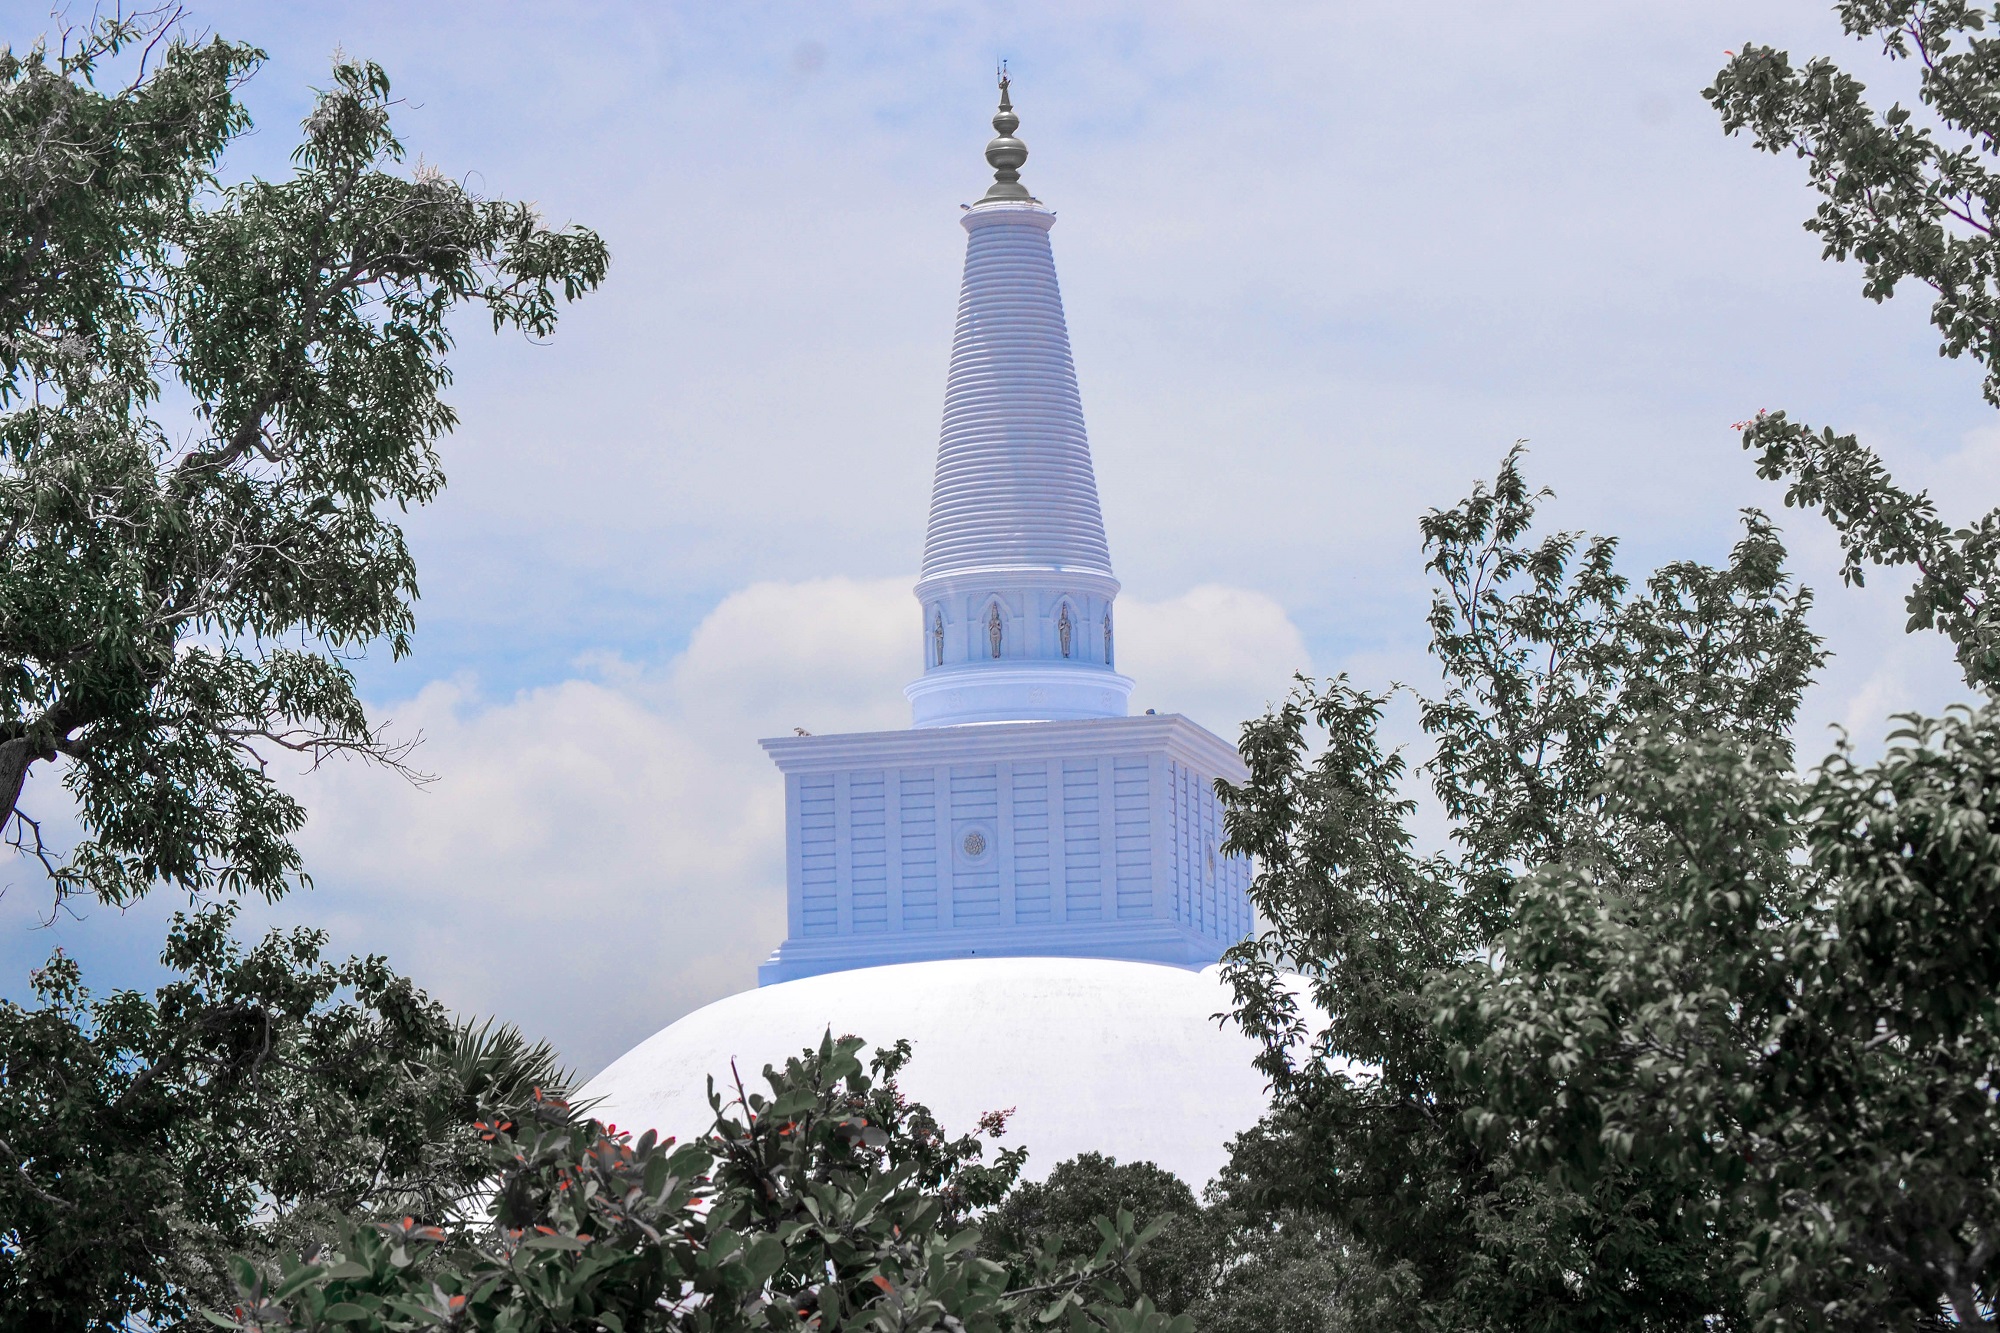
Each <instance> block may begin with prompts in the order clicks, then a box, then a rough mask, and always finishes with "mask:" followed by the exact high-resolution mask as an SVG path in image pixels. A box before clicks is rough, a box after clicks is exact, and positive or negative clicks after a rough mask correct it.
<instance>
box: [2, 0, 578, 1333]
mask: <svg viewBox="0 0 2000 1333" xmlns="http://www.w3.org/2000/svg"><path fill="white" fill-rule="evenodd" d="M261 60H262V56H261V54H260V53H259V52H258V51H256V50H255V49H254V48H252V47H249V46H245V45H241V44H235V43H229V42H225V41H222V40H219V39H218V40H213V41H205V42H194V41H188V40H183V38H182V35H181V33H180V30H179V28H178V27H177V15H176V14H175V13H174V12H171V11H162V10H156V11H150V12H145V13H141V14H138V15H136V16H132V15H127V14H126V13H125V12H124V11H123V10H119V11H117V13H116V14H114V15H113V16H111V17H108V18H100V19H99V20H97V21H95V22H93V23H92V24H91V25H90V26H88V27H86V28H83V29H71V30H67V31H64V32H62V33H60V34H58V35H57V37H56V38H55V39H54V40H53V42H38V43H36V44H35V45H34V46H32V47H30V48H29V49H27V50H25V51H23V50H17V49H16V48H14V47H11V46H10V47H8V48H6V49H5V50H0V798H4V799H0V834H4V836H6V837H7V838H8V839H9V840H10V841H12V842H13V843H14V845H15V846H16V847H18V848H20V849H21V850H22V851H24V852H25V853H27V854H28V855H30V856H32V857H34V858H37V859H38V860H39V862H40V865H41V867H42V868H43V869H45V870H46V871H47V873H48V875H49V878H50V881H51V882H52V884H53V886H54V891H55V894H56V896H57V898H58V900H60V899H62V898H64V897H67V896H69V895H72V894H87V895H94V896H95V897H97V898H99V899H101V900H102V901H104V902H107V903H114V904H122V903H127V902H130V901H132V900H133V899H135V898H137V897H139V896H140V895H142V894H144V893H146V892H147V891H148V890H149V889H151V888H153V887H156V886H159V885H162V884H164V885H168V886H171V887H172V888H175V889H177V890H181V891H185V892H187V893H188V894H190V895H191V896H193V897H195V898H197V899H198V900H201V901H205V902H206V903H207V904H208V906H206V907H203V906H200V905H199V903H198V904H197V907H196V910H195V911H193V912H192V913H191V914H189V915H186V916H184V917H182V918H181V919H180V920H179V923H178V924H177V926H176V928H175V930H174V933H173V935H172V936H171V938H170V939H169V941H168V944H167V950H166V961H167V963H168V964H169V966H170V967H171V968H172V969H173V970H174V972H175V979H174V980H173V981H171V982H170V983H169V984H168V985H167V986H165V987H164V988H162V989H161V990H160V991H159V992H158V993H157V994H156V995H154V996H152V997H144V996H140V995H137V994H130V993H118V994H114V995H110V996H92V995H90V994H89V993H88V992H87V991H85V990H84V989H83V984H82V980H81V977H80V976H79V974H78V972H77V970H76V969H75V967H74V966H73V965H72V964H71V963H70V962H69V961H68V960H65V959H62V958H60V957H58V958H57V959H56V960H54V961H53V962H51V964H50V965H49V966H48V967H47V968H45V969H43V970H42V972H41V973H40V974H39V976H38V978H37V1002H36V1003H35V1004H34V1005H33V1006H32V1007H23V1006H17V1005H5V1006H0V1324H4V1325H5V1326H6V1327H8V1328H24V1329H43V1328H46V1329H100V1328H101V1329H109V1328H126V1327H133V1326H144V1327H149V1328H167V1327H173V1326H176V1325H177V1324H179V1323H182V1322H185V1321H186V1320H187V1319H188V1318H190V1317H191V1315H190V1312H191V1310H192V1309H193V1308H194V1306H195V1305H197V1304H199V1303H201V1302H202V1301H205V1300H209V1299H221V1298H222V1296H223V1295H224V1294H225V1292H226V1289H227V1283H226V1279H225V1277H224V1275H223V1271H222V1268H221V1264H222V1261H223V1257H224V1256H225V1255H226V1254H227V1253H228V1252H229V1251H230V1250H231V1249H247V1250H250V1251H252V1252H253V1253H259V1254H267V1253H274V1252H281V1251H284V1250H286V1249H287V1248H289V1249H291V1250H293V1251H294V1252H296V1251H297V1250H298V1249H299V1248H301V1247H310V1246H311V1245H312V1244H313V1243H315V1242H314V1240H313V1237H315V1236H317V1235H321V1234H331V1228H332V1227H333V1226H334V1225H335V1223H336V1220H337V1219H339V1218H342V1217H346V1216H349V1215H352V1214H357V1213H358V1214H362V1215H366V1214H369V1213H372V1212H374V1211H378V1210H381V1209H387V1208H396V1207H416V1206H421V1207H423V1208H424V1209H426V1210H427V1211H429V1210H436V1209H441V1208H445V1207H448V1206H449V1205H450V1201H451V1200H454V1199H458V1198H460V1197H461V1196H462V1195H463V1192H464V1191H465V1190H466V1189H468V1188H470V1187H472V1185H473V1184H474V1183H476V1182H477V1181H478V1180H480V1179H483V1177H484V1173H485V1170H486V1168H485V1163H484V1148H483V1145H479V1144H477V1142H476V1140H474V1139H472V1138H469V1137H468V1131H466V1130H465V1128H464V1124H465V1120H466V1117H467V1116H469V1115H470V1114H471V1113H472V1109H473V1106H474V1104H475V1102H476V1101H477V1100H478V1099H480V1098H482V1097H485V1098H492V1099H495V1100H496V1104H498V1105H503V1106H504V1105H505V1104H506V1102H507V1100H508V1096H509V1095H510V1093H509V1090H510V1089H512V1090H514V1091H522V1090H521V1089H519V1088H518V1087H516V1085H517V1084H518V1083H520V1082H521V1081H522V1080H528V1081H534V1080H536V1079H538V1078H542V1079H545V1078H546V1077H547V1076H548V1075H549V1074H551V1073H552V1072H553V1071H552V1070H551V1068H550V1066H549V1060H548V1059H547V1053H546V1051H540V1050H537V1049H535V1048H532V1047H528V1046H526V1045H525V1044H523V1043H522V1042H521V1041H520V1040H519V1037H518V1034H513V1033H511V1032H507V1031H500V1032H495V1031H492V1030H490V1029H489V1030H485V1031H484V1032H483V1035H480V1034H479V1032H478V1030H474V1029H468V1028H465V1027H464V1026H463V1025H454V1024H452V1023H450V1022H449V1021H447V1019H446V1017H445V1015H443V1014H442V1012H441V1011H439V1010H438V1009H437V1007H436V1006H435V1005H433V1004H431V1003H430V1002H429V1001H427V1000H425V999H424V998H423V997H422V996H421V994H420V993H418V992H417V991H416V990H415V989H414V988H413V987H411V986H410V984H409V983H408V982H406V981H404V980H402V979H400V978H398V977H396V976H395V975H394V974H393V973H391V972H390V971H389V970H388V969H387V968H386V967H385V966H384V965H383V964H382V963H381V961H380V960H350V961H349V962H347V963H345V964H333V963H330V962H327V961H325V960H324V959H322V958H321V956H320V950H321V947H322V941H321V939H320V938H319V937H318V936H317V935H315V934H313V933H311V932H302V933H296V934H293V935H291V936H287V937H282V938H279V937H274V938H272V939H268V940H266V941H264V942H263V943H262V944H260V945H257V946H255V947H252V948H248V949H243V948H239V947H238V946H236V945H234V944H232V943H230V941H229V937H228V929H227V928H228V923H229V920H230V913H229V910H228V908H227V907H226V906H225V907H222V908H217V907H215V906H214V900H215V898H216V897H217V896H218V895H219V896H221V897H222V898H223V899H224V901H225V902H227V901H228V900H229V899H230V896H231V895H242V894H252V893H254V894H259V895H262V896H264V897H267V898H269V897H276V896H278V895H280V894H282V893H284V892H285V891H286V890H287V889H288V888H289V887H291V886H292V885H293V884H295V883H298V882H300V881H301V880H302V878H303V876H302V874H301V867H300V863H299V858H298V855H297V852H296V851H295V849H294V847H293V844H292V835H293V834H294V833H295V832H296V831H297V829H298V827H299V826H300V823H301V821H302V820H303V818H304V812H303V811H302V810H301V809H300V808H299V806H298V805H297V803H296V802H295V801H293V800H292V799H291V798H289V797H288V796H286V795H285V794H284V793H283V792H282V791H281V790H280V789H279V788H278V787H277V786H276V785H275V784H274V782H273V781H272V780H271V777H270V775H269V773H268V771H267V764H268V763H270V762H271V761H272V760H273V759H274V758H278V757H281V756H283V757H289V756H293V755H297V756H303V757H304V758H305V759H307V760H309V761H311V762H318V761H320V760H322V759H325V758H327V757H329V756H333V755H337V754H350V755H355V756H358V757H361V758H363V759H367V760H373V761H376V762H382V763H387V764H390V765H393V766H401V764H402V762H403V760H404V757H405V750H404V749H403V748H402V747H401V746H399V745H398V744H396V743H394V742H392V741H390V740H388V739H387V738H385V737H383V736H382V735H381V734H380V733H379V732H377V731H376V730H375V729H374V728H373V727H372V726H371V724H370V723H369V721H368V719H367V717H366V715H365V713H364V711H363V709H362V707H361V704H360V702H359V701H358V699H357V698H356V695H355V690H354V680H353V677H352V675H351V674H350V671H349V669H348V665H347V663H348V661H349V660H350V658H351V657H352V655H354V654H357V653H360V652H362V651H365V650H366V649H368V648H369V647H370V646H372V645H376V644H379V643H386V644H387V645H388V647H389V648H390V650H391V651H392V652H394V653H397V654H400V653H402V652H404V651H406V650H407V648H408V636H409V631H410V627H411V604H412V601H413V599H414V597H415V595H416V581H415V572H414V568H413V566H412V563H411V559H410V555H409V552H408V550H407V548H406V546H405V544H404V540H403V535H402V532H401V530H400V528H399V526H398V524H399V520H400V516H401V515H402V513H403V512H404V511H405V510H406V509H407V508H408V507H409V506H411V505H415V504H421V503H424V502H426V501H428V500H429V499H431V498H432V497H433V496H434V495H435V494H436V493H437V491H438V489H439V487H440V486H441V485H442V484H443V477H442V474H441V473H440V471H439V469H438V460H437V455H436V451H435V446H436V443H437V441H438V439H439V437H440V436H441V435H442V434H443V433H444V432H446V431H447V430H449V429H450V428H451V426H452V424H453V421H454V417H453V413H452V411H451V409H450V407H449V406H447V405H446V404H445V402H444V401H443V398H442V396H441V395H442V393H443V391H444V390H445V388H446V387H447V385H448V384H449V379H450V377H449V371H448V369H447V366H446V361H445V358H446V355H447V353H448V352H449V350H450V348H451V345H452V336H453V329H454V327H455V324H454V320H455V317H456V316H457V315H458V314H459V313H460V312H462V310H463V309H464V307H466V306H467V305H473V306H476V307H480V308H482V309H483V310H484V311H485V313H487V314H488V315H490V317H491V318H492V320H493V324H494V327H495V329H496V330H497V329H499V328H502V327H508V326H511V327H514V328H517V329H520V330H522V331H523V332H525V333H527V334H528V335H530V336H533V337H541V336H544V335H546V334H548V333H549V332H550V331H551V329H552V328H553V326H554V323H555V318H556V310H557V306H558V303H559V302H561V301H563V300H566V299H573V298H575V297H577V296H579V295H581V294H582V293H583V292H585V291H587V290H589V289H590V288H592V287H594V286H595V285H596V284H597V283H598V282H599V281H600V280H601V279H602V278H603V276H604V272H605V267H606V262H607V261H606V256H605V251H604V247H603V244H602V243H601V242H600V241H599V240H598V238H597V237H596V236H595V235H593V234H592V233H590V232H588V231H585V230H582V229H576V228H572V229H567V230H552V229H550V228H548V227H545V226H543V225H542V224H541V222H540V221H539V219H538V218H537V217H536V215H535V213H534V211H533V210H532V209H531V208H530V207H528V206H527V205H524V204H517V203H509V202H504V201H493V200H486V199H482V198H479V197H477V196H475V195H473V194H471V193H470V192H468V191H467V190H466V189H465V188H463V187H462V186H461V185H459V184H457V183H455V182H453V181H451V180H448V179H445V178H444V177H442V176H440V175H438V174H436V173H435V172H432V171H427V170H419V171H417V172H409V171H406V170H404V169H403V167H402V166H401V162H402V157H403V150H402V147H401V145H400V144H399V143H398V142H397V140H396V139H395V137H394V135H393V133H392V132H391V129H390V122H389V113H390V108H391V105H392V103H391V99H390V95H389V84H388V79H387V77H386V76H385V75H384V74H383V72H382V71H381V70H380V69H379V68H377V67H375V66H373V65H370V64H365V63H354V62H342V63H340V64H338V65H336V66H335V68H334V69H333V71H332V77H331V80H330V82H329V86H328V87H327V89H326V90H325V91H323V92H322V93H321V94H320V95H319V96H318V97H317V99H316V101H315V104H314V108H313V111H312V114H311V115H310V116H309V117H308V118H307V120H306V122H305V126H304V132H303V135H302V136H301V138H300V140H299V143H298V146H297V148H296V150H295V151H294V153H293V161H294V164H295V170H294V171H293V172H292V173H291V174H290V175H289V176H288V177H287V178H286V179H284V180H282V181H277V182H270V181H261V180H251V181H248V182H245V183H243V184H241V185H237V186H230V187H226V188H225V187H224V186H222V185H221V184H220V183H219V175H218V173H219V171H220V169H221V161H222V154H223V153H224V151H225V149H226V148H227V147H228V145H229V143H230V142H231V141H232V140H233V139H234V138H235V137H236V136H237V135H239V134H241V133H242V132H243V131H244V130H245V129H247V128H248V125H249V121H248V118H247V116H246V114H245V112H244V110H243V107H242V105H241V103H240V102H239V100H238V98H237V92H238V88H239V85H240V84H241V83H242V82H243V81H244V80H245V79H247V78H249V77H250V76H251V75H252V74H253V73H254V71H255V70H256V68H257V66H258V65H259V64H260V62H261ZM36 773H43V774H48V775H50V776H52V777H56V778H59V780H60V781H61V783H62V784H63V785H64V786H65V787H66V788H67V789H68V800H64V799H63V797H62V795H61V794H59V793H45V794H43V795H41V796H34V791H35V788H34V787H33V786H32V785H31V783H30V777H31V775H32V774H36ZM30 797H32V798H33V799H32V800H29V799H27V798H30ZM72 807H73V809H74V813H75V816H76V818H77V820H78V822H79V824H80V828H81V838H80V840H78V841H76V842H75V844H74V845H72V846H69V847H67V848H63V847H60V846H56V845H54V842H53V840H45V839H44V837H43V822H42V821H43V820H44V819H45V818H46V817H47V816H48V815H49V813H50V812H51V811H54V812H56V813H58V814H64V813H67V811H68V810H69V809H70V808H72Z"/></svg>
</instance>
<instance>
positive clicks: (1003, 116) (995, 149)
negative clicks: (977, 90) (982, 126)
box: [979, 60, 1038, 204]
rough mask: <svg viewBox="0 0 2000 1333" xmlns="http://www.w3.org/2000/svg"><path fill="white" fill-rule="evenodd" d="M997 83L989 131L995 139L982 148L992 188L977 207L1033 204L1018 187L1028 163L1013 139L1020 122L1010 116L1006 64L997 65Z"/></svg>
mask: <svg viewBox="0 0 2000 1333" xmlns="http://www.w3.org/2000/svg"><path fill="white" fill-rule="evenodd" d="M998 74H999V80H1000V109H999V110H998V111H996V112H994V113H993V129H994V131H995V133H996V135H997V137H996V138H994V139H993V140H992V141H991V142H989V143H988V144H987V145H986V161H987V162H988V163H989V164H990V165H991V166H992V168H993V184H992V185H990V186H988V187H987V189H986V194H985V196H984V197H983V198H981V199H980V201H979V202H980V203H982V204H985V203H994V202H997V201H1002V200H1005V201H1011V202H1021V203H1036V202H1038V201H1037V200H1036V199H1035V197H1034V196H1033V195H1031V194H1029V193H1028V187H1027V186H1025V185H1023V184H1021V166H1022V164H1023V163H1025V162H1026V161H1027V160H1028V145H1026V144H1024V143H1022V142H1021V141H1020V140H1019V139H1017V138H1015V137H1014V131H1015V130H1018V129H1020V128H1021V118H1020V117H1019V116H1017V115H1015V114H1014V100H1013V97H1012V95H1011V91H1010V90H1011V89H1012V87H1013V83H1014V81H1013V79H1011V78H1010V77H1008V74H1007V62H1006V61H1004V60H1003V61H1001V62H1000V68H999V71H998Z"/></svg>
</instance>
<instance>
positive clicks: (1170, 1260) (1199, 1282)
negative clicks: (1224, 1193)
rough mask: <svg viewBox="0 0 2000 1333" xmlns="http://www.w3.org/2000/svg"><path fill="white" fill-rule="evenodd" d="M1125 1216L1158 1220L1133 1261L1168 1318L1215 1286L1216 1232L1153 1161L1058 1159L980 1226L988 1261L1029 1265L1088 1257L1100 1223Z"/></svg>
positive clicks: (1093, 1156)
mask: <svg viewBox="0 0 2000 1333" xmlns="http://www.w3.org/2000/svg"><path fill="white" fill-rule="evenodd" d="M1121 1211H1123V1212H1127V1213H1130V1214H1131V1215H1132V1216H1133V1217H1134V1218H1136V1219H1138V1220H1139V1221H1140V1222H1141V1223H1145V1224H1151V1223H1155V1222H1157V1223H1159V1234H1158V1235H1157V1236H1155V1237H1154V1238H1153V1239H1152V1241H1151V1242H1150V1243H1149V1244H1148V1245H1147V1246H1146V1249H1145V1252H1144V1253H1143V1254H1141V1255H1140V1256H1139V1259H1138V1286H1137V1288H1136V1289H1135V1290H1134V1291H1133V1292H1132V1295H1134V1296H1137V1295H1139V1294H1141V1293H1142V1292H1143V1293H1144V1294H1145V1295H1148V1296H1150V1297H1152V1298H1153V1300H1154V1301H1155V1302H1157V1303H1158V1304H1159V1306H1160V1308H1161V1309H1163V1310H1165V1311H1166V1312H1167V1313H1169V1314H1179V1313H1181V1312H1182V1311H1184V1310H1187V1309H1189V1308H1190V1307H1191V1306H1193V1305H1194V1304H1195V1302H1196V1301H1197V1300H1198V1299H1199V1298H1200V1297H1202V1296H1203V1295H1205V1294H1206V1293H1207V1292H1208V1290H1209V1289H1210V1287H1211V1286H1212V1285H1213V1283H1214V1281H1215V1276H1216V1269H1217V1267H1218V1265H1219V1263H1220V1260H1221V1247H1220V1245H1219V1244H1218V1242H1217V1237H1216V1235H1215V1228H1214V1226H1213V1225H1212V1223H1211V1220H1210V1218H1209V1217H1208V1216H1207V1215H1206V1214H1205V1213H1204V1212H1203V1210H1202V1207H1201V1204H1200V1203H1198V1202H1197V1201H1196V1199H1195V1197H1194V1191H1193V1190H1191V1189H1189V1188H1188V1187H1187V1184H1186V1182H1184V1181H1182V1180H1181V1179H1180V1177H1178V1176H1176V1175H1174V1174H1173V1173H1172V1172H1171V1171H1165V1170H1162V1169H1161V1168H1160V1167H1157V1166H1155V1165H1153V1163H1151V1162H1125V1163H1120V1162H1118V1161H1117V1160H1115V1159H1113V1158H1110V1157H1106V1156H1104V1155H1103V1154H1102V1153H1084V1154H1083V1155H1082V1156H1080V1157H1074V1158H1071V1159H1070V1160H1069V1161H1067V1162H1061V1163H1058V1164H1057V1165H1056V1168H1055V1169H1054V1170H1053V1171H1051V1172H1050V1173H1049V1175H1048V1178H1047V1179H1046V1180H1040V1181H1033V1182H1029V1183H1026V1184H1022V1185H1018V1186H1016V1187H1015V1188H1014V1189H1013V1191H1012V1192H1011V1193H1009V1194H1008V1195H1007V1197H1006V1199H1005V1201H1004V1202H1002V1203H1001V1204H1000V1206H999V1207H998V1208H995V1209H994V1210H993V1211H992V1212H991V1213H990V1214H989V1215H988V1216H987V1217H986V1218H984V1219H983V1220H982V1222H981V1224H980V1231H981V1234H982V1236H983V1237H984V1244H985V1246H986V1248H987V1250H988V1251H989V1252H990V1253H991V1255H992V1256H993V1257H994V1258H998V1259H1001V1260H1002V1261H1003V1262H1004V1261H1008V1260H1011V1261H1012V1262H1013V1263H1014V1264H1015V1265H1017V1266H1020V1267H1022V1268H1027V1267H1028V1266H1029V1264H1030V1262H1031V1260H1032V1256H1034V1255H1035V1254H1036V1253H1037V1251H1043V1252H1047V1253H1051V1254H1068V1255H1080V1254H1085V1255H1087V1254H1090V1253H1093V1252H1094V1251H1095V1250H1096V1249H1097V1246H1098V1243H1099V1241H1100V1240H1101V1239H1102V1232H1101V1230H1100V1223H1104V1222H1105V1221H1106V1219H1108V1218H1113V1217H1116V1216H1118V1214H1119V1213H1120V1212H1121Z"/></svg>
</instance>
